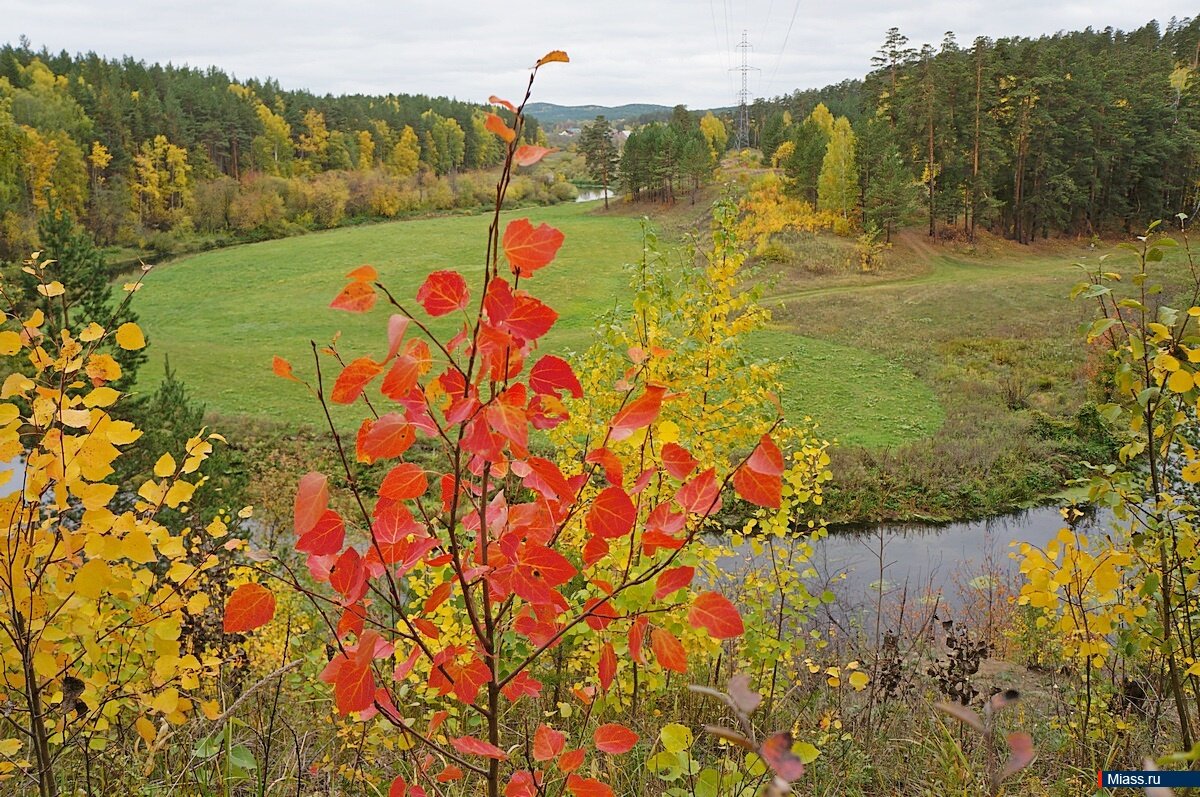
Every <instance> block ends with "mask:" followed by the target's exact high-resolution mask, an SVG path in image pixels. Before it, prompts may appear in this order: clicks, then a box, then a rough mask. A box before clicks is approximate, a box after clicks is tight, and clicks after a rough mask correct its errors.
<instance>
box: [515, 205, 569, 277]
mask: <svg viewBox="0 0 1200 797" xmlns="http://www.w3.org/2000/svg"><path fill="white" fill-rule="evenodd" d="M562 242H563V234H562V232H560V231H559V230H556V229H554V228H553V227H551V226H550V225H548V224H539V225H538V226H537V227H536V228H535V227H534V226H533V225H532V224H530V223H529V219H515V220H513V221H510V222H509V223H508V226H507V227H505V228H504V239H503V241H502V245H503V247H504V256H505V257H507V258H508V264H509V266H511V267H512V270H513V273H514V274H517V275H519V276H522V277H531V276H533V272H535V271H537V270H538V269H539V268H542V267H543V266H546V265H548V264H549V263H550V261H552V260H554V256H555V255H556V254H558V248H559V247H560V246H562Z"/></svg>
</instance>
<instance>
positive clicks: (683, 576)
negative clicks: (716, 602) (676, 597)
mask: <svg viewBox="0 0 1200 797" xmlns="http://www.w3.org/2000/svg"><path fill="white" fill-rule="evenodd" d="M695 575H696V568H694V567H687V566H685V567H672V568H671V569H670V570H664V571H662V572H661V573H659V575H658V580H657V581H655V582H654V599H655V600H657V601H660V600H662V599H663V598H665V597H667V596H668V595H670V594H671V593H672V592H677V591H679V590H681V589H683V588H684V587H686V586H687V585H688V584H691V583H692V578H693V577H694V576H695Z"/></svg>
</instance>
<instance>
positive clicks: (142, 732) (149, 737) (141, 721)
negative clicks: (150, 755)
mask: <svg viewBox="0 0 1200 797" xmlns="http://www.w3.org/2000/svg"><path fill="white" fill-rule="evenodd" d="M133 725H134V727H135V728H137V732H138V736H140V737H142V741H143V742H145V743H146V744H148V745H149V744H154V740H155V738H157V736H158V731H156V730H155V729H154V723H153V722H151V721H150V720H148V719H146V718H145V717H138V718H137V720H136V721H135V722H134V723H133Z"/></svg>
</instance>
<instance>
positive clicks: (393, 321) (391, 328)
mask: <svg viewBox="0 0 1200 797" xmlns="http://www.w3.org/2000/svg"><path fill="white" fill-rule="evenodd" d="M411 320H412V319H410V318H409V317H408V316H406V315H400V314H398V313H393V314H392V315H390V316H388V326H387V335H388V353H387V357H384V358H383V361H384V362H387V361H388V360H390V359H392V358H393V357H395V356H396V352H398V351H400V346H401V344H403V343H404V333H405V332H407V331H408V324H409V322H410V321H411Z"/></svg>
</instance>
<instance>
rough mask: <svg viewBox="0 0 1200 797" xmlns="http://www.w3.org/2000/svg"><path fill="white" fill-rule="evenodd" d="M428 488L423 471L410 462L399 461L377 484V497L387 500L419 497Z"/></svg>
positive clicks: (405, 499) (404, 499)
mask: <svg viewBox="0 0 1200 797" xmlns="http://www.w3.org/2000/svg"><path fill="white" fill-rule="evenodd" d="M428 489H429V482H428V481H427V480H426V478H425V471H423V470H421V468H420V466H418V465H414V464H413V463H411V462H401V463H400V464H399V465H397V466H396V467H394V468H392V469H391V470H390V471H388V474H387V475H386V476H384V477H383V481H382V482H381V483H380V485H379V497H380V498H386V499H388V500H389V501H408V500H410V499H413V498H420V497H421V496H423V495H425V491H426V490H428Z"/></svg>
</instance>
